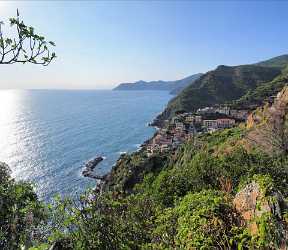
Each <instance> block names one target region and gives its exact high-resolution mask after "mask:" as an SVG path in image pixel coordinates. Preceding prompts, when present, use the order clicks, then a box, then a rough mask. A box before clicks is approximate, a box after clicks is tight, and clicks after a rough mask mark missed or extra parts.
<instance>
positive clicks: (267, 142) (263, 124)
mask: <svg viewBox="0 0 288 250" xmlns="http://www.w3.org/2000/svg"><path fill="white" fill-rule="evenodd" d="M246 127H247V129H248V130H249V132H248V134H247V136H246V139H247V142H248V143H249V144H251V145H254V146H255V147H260V148H262V149H263V150H264V151H265V152H266V153H270V154H279V153H288V87H284V88H283V89H282V91H280V92H279V93H278V94H277V96H276V97H275V99H274V102H273V103H272V105H270V104H266V105H265V106H263V107H261V108H258V109H257V110H255V111H254V112H253V113H252V114H250V116H249V117H248V119H247V125H246Z"/></svg>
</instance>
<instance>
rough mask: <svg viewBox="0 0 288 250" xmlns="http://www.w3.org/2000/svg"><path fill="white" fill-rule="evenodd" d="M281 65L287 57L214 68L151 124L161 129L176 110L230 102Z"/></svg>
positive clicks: (271, 75)
mask: <svg viewBox="0 0 288 250" xmlns="http://www.w3.org/2000/svg"><path fill="white" fill-rule="evenodd" d="M285 62H286V64H288V57H286V56H281V57H276V58H272V59H270V60H268V61H265V62H261V63H259V64H252V65H240V66H224V65H221V66H218V67H217V68H216V69H215V70H212V71H209V72H207V73H206V74H204V75H202V76H201V77H200V78H199V79H198V80H196V81H195V82H194V83H193V85H189V86H188V87H186V88H185V89H184V90H183V91H182V92H181V93H180V94H179V95H178V96H176V97H175V98H174V99H172V100H171V101H170V102H169V103H168V105H167V108H166V109H165V110H164V112H163V113H162V114H160V115H159V116H158V117H157V118H156V119H155V121H154V125H158V126H161V124H162V123H163V121H164V120H165V119H169V118H171V117H172V116H173V115H174V114H175V112H176V111H179V110H185V111H195V110H197V109H198V108H202V107H206V106H211V105H214V104H224V103H231V102H232V101H234V100H237V99H239V98H241V97H242V96H244V95H245V94H247V93H248V92H249V91H253V90H254V89H256V88H257V87H259V86H262V85H263V84H265V83H267V82H271V81H272V80H273V79H274V78H276V77H277V76H279V75H280V74H281V71H282V70H283V65H284V64H285Z"/></svg>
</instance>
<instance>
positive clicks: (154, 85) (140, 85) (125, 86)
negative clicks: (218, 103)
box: [113, 73, 202, 94]
mask: <svg viewBox="0 0 288 250" xmlns="http://www.w3.org/2000/svg"><path fill="white" fill-rule="evenodd" d="M201 75H202V74H200V73H199V74H195V75H191V76H188V77H186V78H183V79H181V80H176V81H161V80H159V81H150V82H146V81H142V80H141V81H137V82H134V83H121V84H120V85H118V86H117V87H116V88H114V89H113V90H137V91H138V90H140V91H142V90H165V91H171V94H177V93H179V92H180V91H181V90H182V89H184V88H185V87H186V86H188V85H189V84H193V82H194V81H195V80H197V79H198V78H199V77H200V76H201Z"/></svg>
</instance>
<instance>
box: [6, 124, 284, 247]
mask: <svg viewBox="0 0 288 250" xmlns="http://www.w3.org/2000/svg"><path fill="white" fill-rule="evenodd" d="M246 133H247V132H246V129H244V128H242V129H241V128H234V129H228V130H224V131H221V132H217V133H214V134H205V135H202V136H199V138H198V140H197V143H195V142H187V143H186V144H185V145H183V146H182V147H180V148H179V149H178V150H177V151H176V152H174V153H170V154H165V155H155V157H154V158H152V159H151V160H149V159H148V158H147V157H146V158H145V157H144V155H143V152H141V151H140V152H136V153H134V154H132V155H131V156H129V155H126V156H122V157H121V159H120V160H119V161H118V162H117V165H116V166H115V167H114V169H113V171H112V172H111V175H110V176H109V178H108V179H107V182H106V185H104V187H105V188H104V189H105V192H103V193H102V194H100V193H98V194H97V195H95V193H94V192H88V193H87V194H85V195H83V196H81V197H80V198H79V200H78V201H72V200H69V199H67V198H64V199H61V198H60V197H58V198H56V199H55V201H54V202H53V204H51V205H49V206H48V207H47V208H46V209H43V206H42V204H41V203H40V202H39V201H37V198H36V195H35V194H34V193H33V191H32V189H31V186H29V185H27V184H21V183H15V182H14V181H12V180H11V179H10V177H9V175H8V174H7V166H6V165H4V166H5V168H3V167H2V169H4V170H5V171H3V170H2V174H1V178H2V179H3V180H4V181H2V182H1V183H4V184H1V187H2V186H5V185H8V184H5V183H9V189H7V188H5V189H4V188H2V189H1V190H5V191H1V192H2V193H1V195H0V196H1V197H7V198H6V201H5V204H6V207H5V210H3V209H1V212H2V214H4V215H1V218H4V217H5V216H8V219H5V220H1V221H7V222H6V223H5V224H4V226H1V230H2V239H3V240H2V242H1V243H2V246H5V247H6V249H9V247H10V249H13V247H12V248H11V245H8V242H9V239H15V237H17V239H19V240H17V241H15V240H12V241H11V242H13V243H9V244H16V243H15V242H17V245H15V247H14V249H17V247H19V246H20V245H21V244H22V245H23V244H25V242H31V243H33V244H34V248H31V249H48V248H49V247H50V246H51V245H53V246H54V247H55V249H57V248H56V247H60V249H175V248H176V249H194V248H195V249H211V248H215V249H235V248H236V247H238V248H239V249H249V248H254V249H257V248H270V249H277V247H278V246H279V244H280V243H281V240H280V238H281V237H282V236H283V235H282V236H281V232H283V228H282V225H283V223H284V221H285V214H286V213H287V212H288V211H286V210H285V209H284V210H283V211H282V212H281V213H282V214H283V217H282V219H280V218H275V217H273V216H272V215H271V214H263V216H261V217H259V218H256V220H257V223H258V224H257V225H259V228H260V229H261V230H260V229H259V231H258V232H257V234H256V235H254V234H252V233H251V232H250V231H249V230H248V229H247V227H246V226H245V224H243V222H241V221H240V218H241V216H239V215H238V214H237V212H236V211H235V209H234V206H233V204H232V201H233V198H234V196H235V195H236V193H237V192H239V191H240V190H241V189H242V188H243V187H244V186H245V185H246V184H247V183H250V182H251V181H257V182H259V185H260V186H261V190H263V195H264V196H265V197H266V196H267V197H270V196H271V195H273V192H274V190H277V191H278V192H281V194H282V195H283V196H284V197H287V196H288V191H287V190H288V168H287V162H288V157H287V155H285V154H283V155H268V154H266V153H264V152H261V151H259V150H257V149H251V148H250V149H246V146H245V144H244V143H241V142H243V141H244V139H245V137H246ZM120 166H121V167H120ZM132 173H137V174H132ZM114 178H115V179H114ZM116 182H119V183H120V184H119V185H114V183H116ZM127 183H129V185H127ZM269 183H273V184H269ZM19 185H20V186H21V189H19ZM15 189H16V190H20V191H11V190H15ZM3 192H4V194H3ZM5 192H6V193H5ZM7 192H8V193H7ZM5 194H9V195H6V196H5ZM23 197H25V199H23ZM271 197H272V196H271ZM7 200H9V201H10V203H9V202H7ZM1 204H3V202H2V203H1ZM8 204H9V205H8ZM15 204H16V205H15ZM15 207H17V208H19V209H16V210H13V209H15ZM29 209H30V210H29ZM27 211H30V213H31V214H33V216H32V217H33V223H34V222H35V223H36V224H29V223H28V224H27V218H26V217H27ZM15 213H16V214H15ZM16 215H17V218H18V219H17V225H18V223H19V228H20V230H17V235H18V236H13V238H11V236H9V235H8V234H9V233H10V231H9V230H8V231H7V228H10V227H11V226H9V225H10V223H11V221H13V222H14V223H16V222H15V216H16ZM45 215H46V216H47V217H48V219H49V223H46V224H44V225H43V222H45V218H46V217H45ZM5 218H6V217H5ZM12 218H13V219H12ZM40 222H42V225H41V223H40ZM39 223H40V224H39ZM23 224H24V225H23ZM20 225H22V226H20ZM40 225H41V231H40V232H42V234H43V235H42V237H38V238H37V239H31V238H29V237H28V235H31V232H32V231H35V230H36V229H38V230H39V226H40ZM276 229H277V230H276ZM280 236H281V237H280ZM279 237H280V238H279ZM27 239H29V241H27ZM58 249H59V248H58Z"/></svg>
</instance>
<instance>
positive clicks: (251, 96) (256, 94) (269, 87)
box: [232, 66, 288, 110]
mask: <svg viewBox="0 0 288 250" xmlns="http://www.w3.org/2000/svg"><path fill="white" fill-rule="evenodd" d="M287 84H288V66H287V67H286V68H285V69H284V70H283V71H282V74H281V75H279V76H277V77H276V78H275V79H273V80H272V81H270V82H267V83H264V84H261V85H260V86H258V87H257V88H255V89H254V90H251V91H248V92H247V93H246V94H245V95H244V96H242V97H241V98H240V99H238V100H237V101H235V102H233V104H232V106H233V107H234V108H236V109H249V110H253V109H255V108H256V107H258V106H260V105H262V104H264V102H265V101H269V100H268V99H269V98H270V97H271V96H274V95H276V94H277V92H279V91H280V90H281V89H282V88H283V87H284V86H286V85H287Z"/></svg>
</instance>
